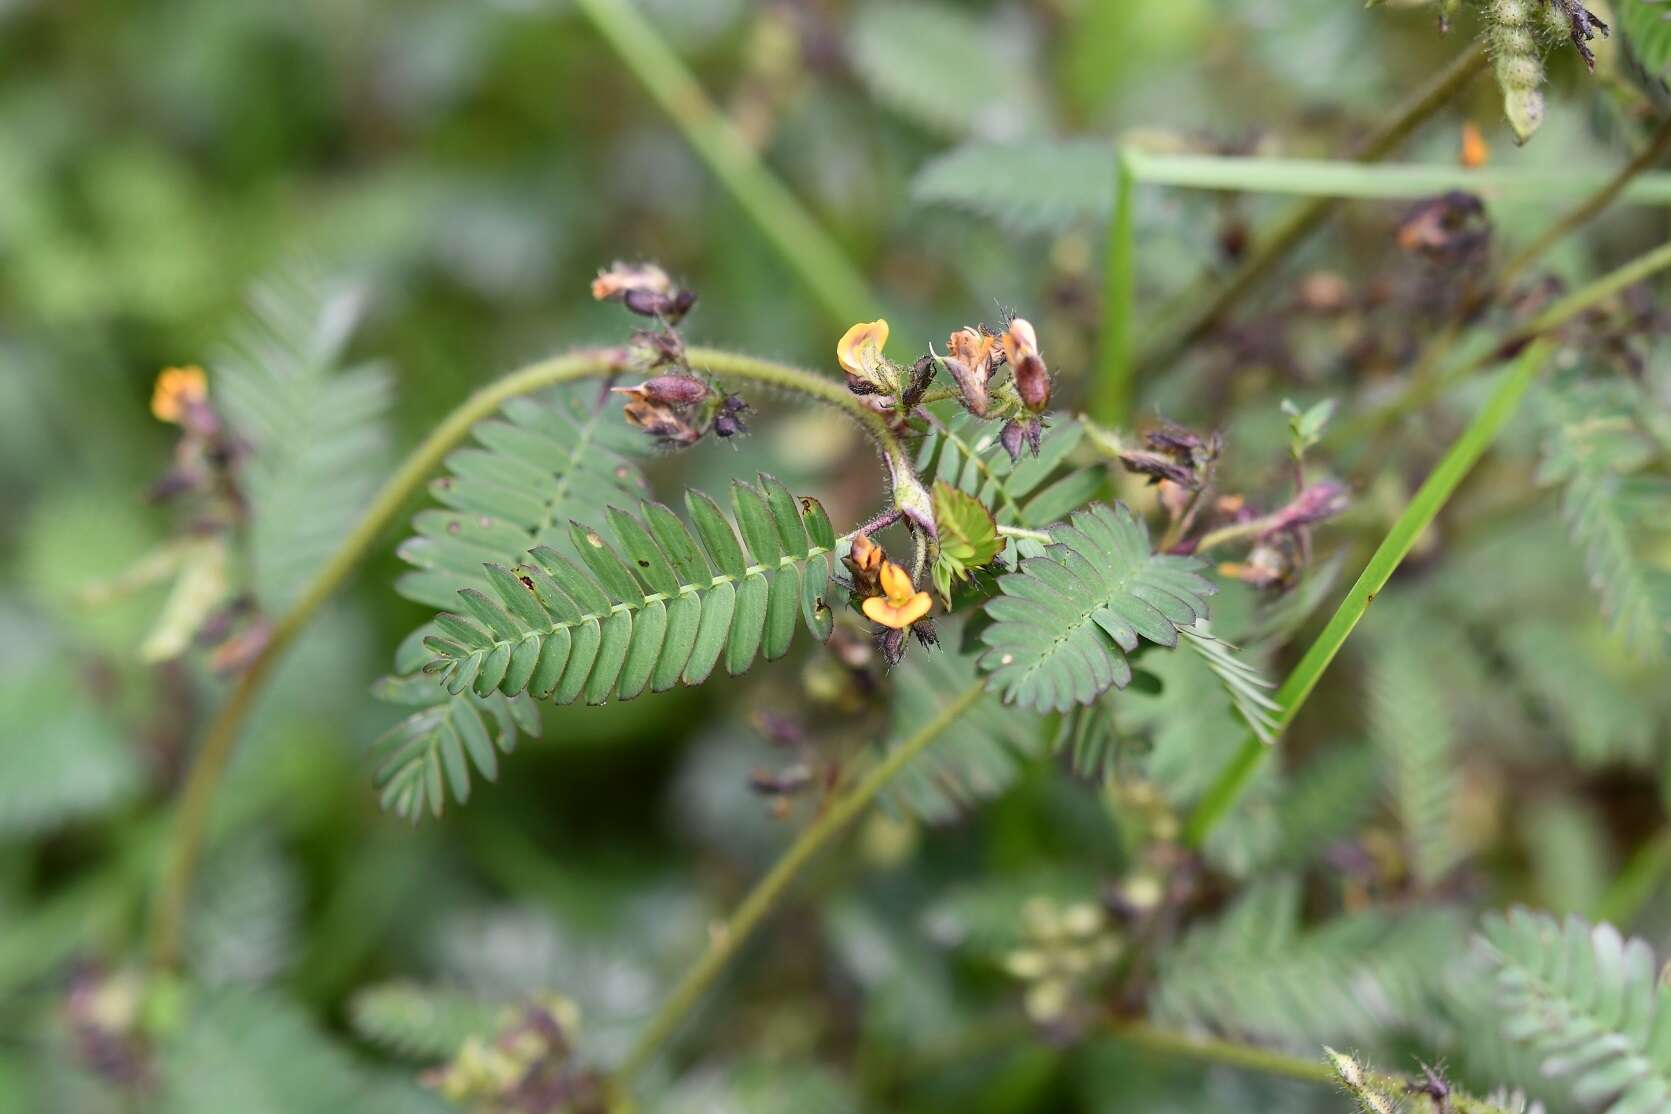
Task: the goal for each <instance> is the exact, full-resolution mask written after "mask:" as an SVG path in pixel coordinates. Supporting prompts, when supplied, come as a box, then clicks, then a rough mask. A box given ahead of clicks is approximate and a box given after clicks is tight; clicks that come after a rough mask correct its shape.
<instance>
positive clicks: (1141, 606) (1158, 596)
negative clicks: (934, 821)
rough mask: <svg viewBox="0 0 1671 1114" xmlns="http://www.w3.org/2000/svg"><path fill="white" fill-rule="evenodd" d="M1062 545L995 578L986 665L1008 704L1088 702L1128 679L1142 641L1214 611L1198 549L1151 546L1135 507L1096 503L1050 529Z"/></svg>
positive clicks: (985, 635)
mask: <svg viewBox="0 0 1671 1114" xmlns="http://www.w3.org/2000/svg"><path fill="white" fill-rule="evenodd" d="M1051 536H1052V537H1053V538H1054V539H1055V544H1053V545H1051V546H1050V547H1049V548H1048V549H1047V550H1046V551H1045V553H1044V554H1043V555H1042V556H1039V557H1029V558H1027V559H1026V560H1024V561H1022V562H1021V565H1020V567H1019V568H1018V569H1017V570H1016V571H1015V572H1012V573H1010V574H1009V575H1007V576H1005V577H1003V578H1001V579H1000V580H999V581H998V589H999V593H1000V594H999V596H998V597H997V598H995V599H993V600H992V601H991V602H990V603H988V604H987V607H986V612H987V615H988V616H989V617H990V618H992V619H993V620H994V622H993V623H992V625H991V626H989V627H988V628H987V629H986V630H985V631H984V632H982V634H981V640H982V641H983V642H984V643H985V644H986V646H987V647H988V649H987V650H986V652H985V653H983V654H982V655H981V658H980V667H981V669H982V670H983V671H985V672H986V673H987V674H988V675H989V682H990V684H991V685H992V686H993V687H994V688H995V689H997V690H998V691H999V692H1000V693H1001V694H1002V695H1003V698H1004V700H1005V702H1007V703H1012V702H1013V703H1020V704H1025V705H1028V706H1030V707H1032V708H1034V709H1035V710H1037V711H1041V712H1048V711H1066V710H1067V709H1068V708H1070V707H1072V706H1073V705H1075V704H1088V703H1090V702H1091V701H1092V700H1094V699H1096V697H1097V695H1098V694H1100V693H1102V692H1104V691H1106V690H1107V689H1108V688H1109V687H1111V686H1114V687H1120V688H1124V687H1125V686H1126V685H1127V684H1128V683H1129V682H1130V681H1131V666H1130V664H1129V663H1128V662H1127V661H1126V654H1129V653H1131V652H1132V651H1133V650H1136V649H1137V646H1138V642H1139V640H1140V639H1147V640H1148V641H1150V642H1154V643H1158V644H1159V645H1162V646H1175V645H1177V643H1178V631H1179V630H1181V629H1183V628H1185V627H1190V626H1193V625H1194V624H1195V622H1196V621H1197V620H1198V619H1203V618H1205V617H1206V615H1207V602H1206V597H1207V596H1209V595H1211V594H1212V593H1213V591H1214V588H1213V585H1212V584H1211V583H1210V582H1209V581H1207V580H1206V579H1204V578H1203V577H1201V576H1200V575H1199V573H1198V572H1197V571H1196V570H1198V569H1200V568H1201V567H1202V563H1201V562H1200V561H1199V560H1196V559H1195V558H1191V557H1174V556H1168V555H1165V554H1155V553H1151V552H1150V551H1149V534H1148V530H1147V529H1146V528H1145V527H1144V526H1143V523H1142V522H1141V521H1139V520H1138V519H1137V518H1136V517H1135V516H1134V515H1133V514H1132V513H1131V511H1130V510H1128V509H1127V508H1125V507H1123V506H1120V505H1118V504H1116V505H1115V506H1113V507H1109V506H1105V505H1100V504H1099V505H1096V506H1093V507H1091V508H1089V509H1087V510H1083V511H1079V512H1077V513H1075V514H1074V516H1073V518H1072V519H1071V520H1070V522H1069V523H1067V524H1065V525H1062V526H1058V527H1056V528H1055V529H1054V530H1052V531H1051Z"/></svg>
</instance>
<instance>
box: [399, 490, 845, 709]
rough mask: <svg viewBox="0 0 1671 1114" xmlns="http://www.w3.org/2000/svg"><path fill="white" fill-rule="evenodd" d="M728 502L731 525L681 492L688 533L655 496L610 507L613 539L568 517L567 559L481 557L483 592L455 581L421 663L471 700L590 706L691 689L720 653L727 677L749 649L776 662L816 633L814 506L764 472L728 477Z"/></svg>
mask: <svg viewBox="0 0 1671 1114" xmlns="http://www.w3.org/2000/svg"><path fill="white" fill-rule="evenodd" d="M731 501H732V506H733V507H734V508H735V510H736V529H735V530H734V529H733V526H732V523H731V522H730V521H728V520H727V519H726V517H725V515H724V513H723V512H721V511H720V510H719V508H718V506H717V505H715V504H714V502H713V501H712V500H711V499H708V498H707V497H706V496H704V495H700V494H698V493H695V492H692V493H690V495H689V496H688V498H687V500H686V504H687V506H688V507H689V508H690V510H691V518H692V522H693V526H694V535H693V533H692V530H691V529H690V528H687V527H686V526H685V525H684V523H682V522H681V521H680V520H679V518H678V517H677V516H676V515H674V514H673V513H672V512H671V511H669V510H668V509H667V508H666V507H663V506H661V505H660V504H655V503H648V502H645V503H641V504H640V506H639V512H640V513H639V514H637V515H635V514H633V513H631V512H629V511H626V510H623V509H621V508H619V507H616V506H610V507H608V508H607V509H606V512H605V515H606V518H607V519H608V523H609V532H610V534H612V535H613V540H611V538H609V537H606V536H605V535H604V534H603V533H601V532H600V531H598V530H595V529H593V528H591V527H587V526H583V525H581V524H579V523H571V524H570V526H569V529H568V540H569V544H570V549H571V550H572V552H574V553H576V554H578V555H579V560H578V562H577V561H574V560H571V559H570V558H569V557H567V556H565V555H564V554H563V553H560V552H558V551H557V550H555V549H553V548H551V547H549V546H536V547H535V548H533V549H532V550H531V551H530V552H529V554H528V558H529V559H528V561H527V562H526V563H524V564H523V565H520V566H518V567H517V568H515V569H511V568H507V567H505V566H504V565H502V564H497V563H489V564H487V566H486V570H485V576H484V577H483V583H484V584H485V590H484V589H483V588H478V587H474V586H467V587H464V588H461V589H460V590H459V592H458V601H459V610H458V611H457V612H456V613H447V614H443V615H441V616H438V617H437V618H436V621H435V633H434V634H431V635H429V636H428V637H426V638H425V639H424V646H425V647H426V648H427V649H428V650H429V652H430V653H431V655H432V658H431V660H430V662H429V664H428V665H427V666H426V667H425V668H426V669H428V670H429V671H430V672H433V673H436V674H438V675H439V676H440V677H441V679H442V681H443V682H444V683H445V685H446V686H447V687H448V688H449V689H450V690H454V691H463V689H464V688H465V687H466V686H468V687H469V688H470V689H471V690H472V691H474V692H475V693H476V694H477V695H479V696H483V697H485V696H487V695H489V694H493V693H498V694H501V695H504V696H516V695H518V694H521V693H523V692H531V693H533V694H534V695H535V696H539V697H542V698H545V699H550V700H552V701H553V702H556V703H566V702H568V701H572V700H576V699H579V698H581V697H582V696H583V697H584V698H585V699H586V700H587V702H589V703H594V704H601V703H604V702H606V701H608V700H610V699H618V700H630V699H632V698H633V697H635V696H638V695H639V694H640V693H643V692H645V691H646V690H654V691H661V690H663V689H667V688H671V687H672V686H673V685H674V684H677V683H680V682H683V683H685V684H698V683H700V682H701V681H702V680H704V679H705V678H706V677H707V676H708V675H709V674H710V673H711V672H712V670H713V667H714V665H715V664H716V663H717V662H718V660H719V656H720V655H721V654H722V653H723V654H724V657H725V667H726V670H727V671H728V672H730V673H741V672H743V671H744V670H746V669H747V668H748V667H749V666H750V665H751V664H753V662H754V659H755V657H756V656H757V655H758V654H761V653H764V655H765V657H766V658H768V659H772V658H778V657H781V656H783V655H784V654H785V653H787V652H788V651H789V647H790V644H791V642H792V641H793V639H794V633H795V628H796V626H797V622H798V619H799V620H800V621H804V623H805V625H806V626H807V627H808V629H810V630H811V631H812V632H813V635H814V636H815V637H817V638H819V639H820V640H822V639H823V638H826V637H828V635H829V631H830V627H831V616H830V609H829V607H828V605H827V604H824V603H823V597H824V594H825V592H826V591H827V589H826V585H827V582H828V579H829V571H830V566H829V558H828V556H827V552H828V547H826V546H824V545H821V544H817V543H815V542H814V541H813V540H812V539H813V538H818V539H826V538H828V539H831V540H833V538H831V534H832V531H831V530H830V528H829V520H828V518H826V517H825V516H824V514H823V509H822V508H821V507H820V506H819V505H818V503H817V501H816V500H811V499H808V500H797V499H796V498H795V497H794V496H793V495H791V494H790V493H789V491H788V489H787V488H785V487H784V486H783V485H782V484H781V483H779V482H778V481H777V480H776V479H774V478H772V477H770V476H764V475H763V476H761V477H760V481H759V486H758V487H756V486H754V485H750V484H746V483H741V482H739V483H737V484H735V485H733V487H732V492H731ZM739 533H740V534H741V535H742V537H743V539H744V540H745V542H746V544H747V552H746V553H745V551H744V548H743V546H741V545H739V544H738V541H737V535H738V534H739ZM698 539H700V544H699V541H698ZM803 566H804V567H806V570H807V576H806V583H805V587H804V588H803V580H802V568H803Z"/></svg>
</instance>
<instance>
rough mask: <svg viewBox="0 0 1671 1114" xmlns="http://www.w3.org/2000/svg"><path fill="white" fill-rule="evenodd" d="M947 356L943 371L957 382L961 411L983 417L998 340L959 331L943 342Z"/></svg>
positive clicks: (964, 329) (973, 331) (996, 355)
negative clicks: (961, 402) (963, 409)
mask: <svg viewBox="0 0 1671 1114" xmlns="http://www.w3.org/2000/svg"><path fill="white" fill-rule="evenodd" d="M946 352H947V355H946V359H945V364H946V370H947V371H949V372H950V373H951V376H952V378H953V379H954V380H956V382H957V389H958V393H959V394H960V395H961V396H962V400H963V406H964V408H965V409H966V410H968V411H969V413H971V414H973V415H975V416H976V417H978V418H984V417H986V408H987V402H988V397H987V382H988V380H990V379H991V378H992V365H993V362H994V361H995V360H996V359H997V357H998V340H997V338H996V337H994V336H992V335H991V334H989V333H985V332H980V331H977V330H975V329H970V328H962V329H959V330H957V332H955V333H953V334H952V335H951V336H949V337H947V338H946Z"/></svg>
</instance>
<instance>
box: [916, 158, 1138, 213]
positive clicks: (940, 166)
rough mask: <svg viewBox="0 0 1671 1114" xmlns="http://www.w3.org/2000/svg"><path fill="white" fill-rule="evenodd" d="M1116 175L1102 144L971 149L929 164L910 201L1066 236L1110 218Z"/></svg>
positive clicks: (920, 175)
mask: <svg viewBox="0 0 1671 1114" xmlns="http://www.w3.org/2000/svg"><path fill="white" fill-rule="evenodd" d="M1114 168H1115V157H1114V148H1113V146H1112V145H1111V144H1109V143H1107V142H1105V141H1100V140H1068V141H1058V142H1047V141H1046V142H1027V143H1016V144H1003V145H998V144H990V143H972V144H968V145H966V146H963V147H957V148H953V149H952V150H951V151H948V152H946V153H945V154H943V155H940V156H939V157H937V158H934V159H931V160H930V161H929V162H928V163H927V164H926V165H924V166H923V168H922V169H921V170H919V171H918V172H917V175H916V177H915V178H913V179H912V181H911V197H912V200H914V201H918V202H922V203H927V204H935V205H949V206H952V207H953V208H956V209H960V210H962V211H964V212H968V213H973V214H974V215H976V216H981V217H986V218H989V219H991V220H994V221H996V222H998V223H999V224H1001V225H1003V226H1005V227H1006V228H1011V229H1014V230H1015V231H1017V232H1037V233H1046V232H1060V231H1063V230H1065V229H1068V228H1072V227H1073V226H1075V225H1083V224H1088V223H1093V222H1101V221H1106V220H1107V219H1108V215H1109V212H1110V211H1111V209H1112V208H1113V204H1114Z"/></svg>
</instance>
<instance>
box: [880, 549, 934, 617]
mask: <svg viewBox="0 0 1671 1114" xmlns="http://www.w3.org/2000/svg"><path fill="white" fill-rule="evenodd" d="M881 584H882V594H881V595H880V596H871V597H870V598H869V599H867V600H865V602H864V611H865V617H866V618H868V619H870V620H871V622H874V623H881V624H882V625H883V626H884V627H892V628H893V629H894V630H904V629H905V628H906V627H908V626H910V625H911V624H912V623H915V622H916V621H917V620H918V619H921V618H922V617H923V616H924V615H927V614H928V609H929V608H930V607H932V606H933V604H934V601H933V600H931V599H929V597H928V593H927V592H919V591H917V586H916V585H915V584H912V583H911V575H910V574H909V573H907V572H906V571H905V570H904V569H902V568H900V567H899V566H898V565H896V564H894V563H893V562H892V561H883V562H882V575H881Z"/></svg>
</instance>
